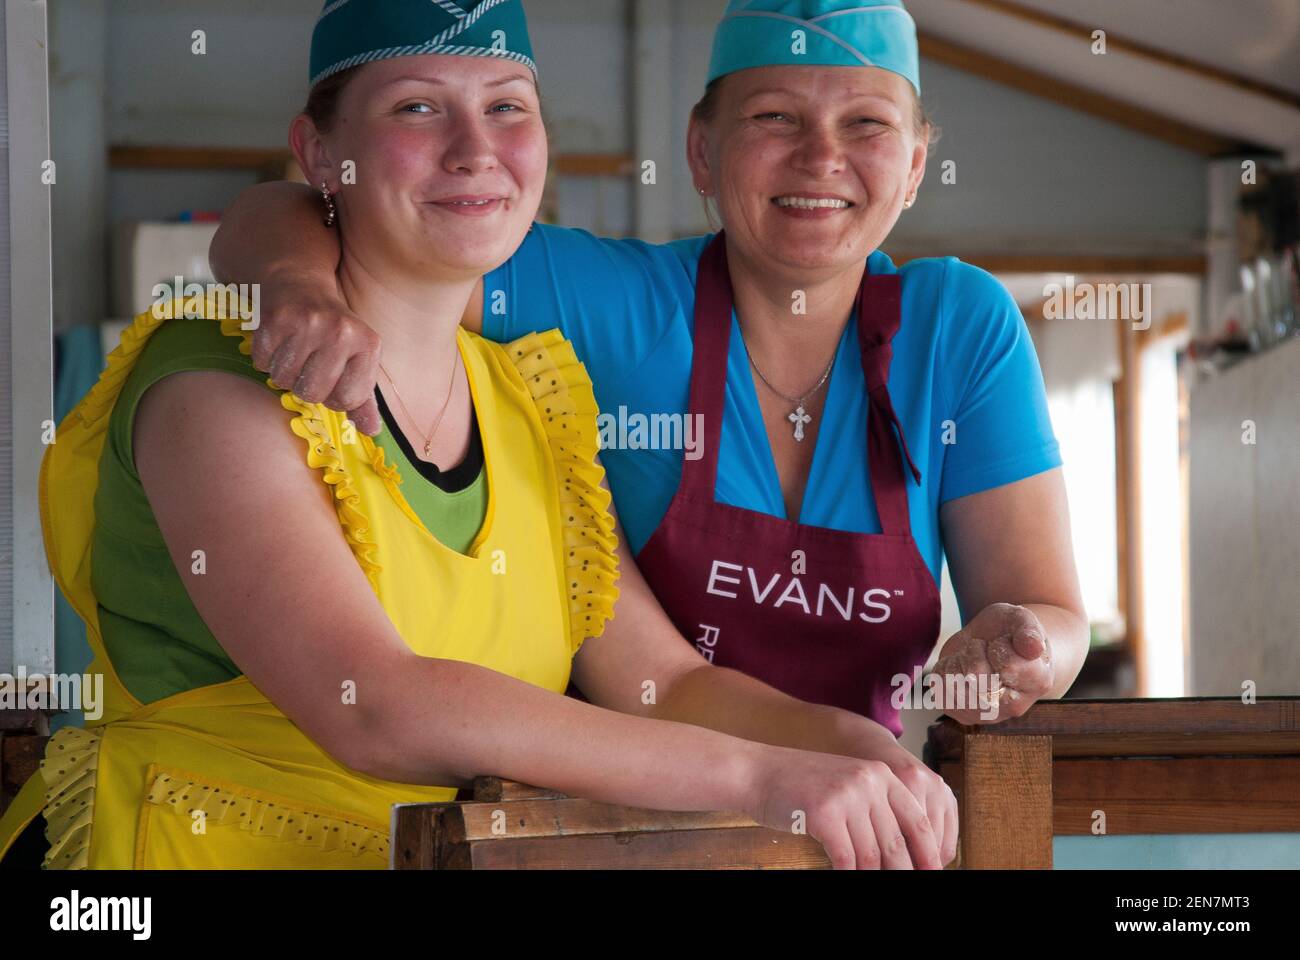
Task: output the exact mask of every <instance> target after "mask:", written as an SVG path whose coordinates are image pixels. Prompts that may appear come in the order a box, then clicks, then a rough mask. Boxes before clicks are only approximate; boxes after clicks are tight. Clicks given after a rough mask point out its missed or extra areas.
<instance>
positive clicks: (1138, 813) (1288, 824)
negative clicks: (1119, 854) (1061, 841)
mask: <svg viewBox="0 0 1300 960" xmlns="http://www.w3.org/2000/svg"><path fill="white" fill-rule="evenodd" d="M1297 795H1300V757H1293V756H1270V757H1267V758H1261V757H1231V758H1229V757H1221V758H1216V757H1184V758H1181V759H1177V760H1169V759H1164V758H1161V759H1152V758H1148V757H1134V758H1123V759H1086V760H1085V759H1080V760H1063V761H1061V762H1059V763H1055V764H1053V766H1052V806H1053V812H1052V821H1053V826H1052V832H1053V833H1054V834H1055V835H1056V836H1087V835H1089V834H1091V833H1092V822H1093V812H1094V811H1096V810H1102V811H1104V812H1105V814H1106V835H1107V836H1122V835H1125V834H1162V835H1163V834H1178V833H1295V832H1296V831H1300V804H1297V803H1296V800H1295V798H1296V796H1297Z"/></svg>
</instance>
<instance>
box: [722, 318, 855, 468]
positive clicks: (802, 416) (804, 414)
mask: <svg viewBox="0 0 1300 960" xmlns="http://www.w3.org/2000/svg"><path fill="white" fill-rule="evenodd" d="M740 342H741V344H742V345H743V346H744V348H745V356H746V357H748V358H749V365H750V366H751V367H753V368H754V372H755V373H756V374H758V379H760V380H762V381H763V383H764V384H765V385H766V386H767V389H769V390H771V391H772V392H773V393H775V394H776V395H777V396H778V397H780V398H781V399H782V400H784V401H786V402H787V403H793V404H794V405H795V409H794V410H793V411H791V413H790V415H789V416H788V417H786V419H787V420H789V421H790V422H791V423H792V424H794V438H795V440H796V441H798V442H799V443H803V438H804V427H805V426H806V425H808V424H810V423H812V416H811V415H810V414H809V413H808V411H807V410H805V409H804V405H803V404H804V401H805V400H807V399H808V398H809V397H811V396H813V395H815V394H816V393H817V391H819V390H820V389H821V388H822V387H824V386H825V385H826V381H827V380H829V379H830V375H831V370H833V369H834V367H835V357H836V356H837V355H838V353H839V351H838V350H837V351H836V352H835V354H832V355H831V362H830V363H828V364H827V365H826V372H825V373H823V374H822V378H821V379H820V380H818V381H817V386H815V387H813V388H812V389H811V390H809V391H808V392H807V393H805V394H804V395H803V396H802V397H787V396H786V395H785V394H784V393H782V392H781V391H780V390H778V389H777V388H776V387H774V386H772V381H771V380H769V379H767V377H765V376H763V371H762V370H760V369H758V364H757V363H755V362H754V355H753V354H752V353H750V352H749V344H748V343H746V342H745V335H744V332H743V331H742V332H741V336H740Z"/></svg>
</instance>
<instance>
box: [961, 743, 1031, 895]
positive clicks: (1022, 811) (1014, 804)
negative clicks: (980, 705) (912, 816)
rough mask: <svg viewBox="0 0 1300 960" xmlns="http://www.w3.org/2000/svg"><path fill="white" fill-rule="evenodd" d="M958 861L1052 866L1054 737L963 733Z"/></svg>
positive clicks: (973, 865) (967, 864) (969, 864)
mask: <svg viewBox="0 0 1300 960" xmlns="http://www.w3.org/2000/svg"><path fill="white" fill-rule="evenodd" d="M963 779H964V783H963V785H962V787H963V788H962V798H963V807H962V811H961V837H962V866H963V867H966V868H967V869H975V870H979V869H993V868H1001V869H1029V870H1050V869H1051V868H1052V738H1051V737H999V736H985V735H972V736H968V737H967V738H966V743H965V760H964V763H963Z"/></svg>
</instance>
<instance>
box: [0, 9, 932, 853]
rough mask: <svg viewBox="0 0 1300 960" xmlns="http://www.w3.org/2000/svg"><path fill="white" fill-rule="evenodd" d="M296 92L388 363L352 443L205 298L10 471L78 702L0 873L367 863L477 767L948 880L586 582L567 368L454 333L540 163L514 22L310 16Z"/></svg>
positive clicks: (578, 374)
mask: <svg viewBox="0 0 1300 960" xmlns="http://www.w3.org/2000/svg"><path fill="white" fill-rule="evenodd" d="M430 37H432V38H433V40H432V41H431V40H430V39H429V38H430ZM312 80H313V91H312V95H311V99H310V102H309V104H308V106H307V109H306V111H305V112H304V114H303V115H301V116H299V117H298V118H296V119H295V120H294V122H293V124H292V127H291V131H290V139H291V143H292V146H293V149H294V152H295V154H296V156H297V158H298V161H299V163H300V164H301V166H302V168H303V170H305V171H307V173H308V174H309V175H310V176H311V177H312V179H313V180H314V181H315V182H319V183H322V184H324V192H325V195H326V198H327V201H328V208H329V214H328V220H329V221H330V222H331V224H332V226H333V227H334V228H336V229H337V230H338V234H339V238H340V241H341V244H342V251H343V252H342V257H341V260H340V262H339V265H338V269H337V282H338V283H339V285H340V287H341V289H342V291H343V295H344V297H345V298H346V302H347V304H348V308H349V310H351V311H354V312H355V313H356V314H357V315H358V316H362V317H365V318H367V319H368V321H369V322H371V323H372V324H373V329H374V330H375V331H376V332H377V333H378V334H379V335H381V336H382V337H383V338H384V340H385V343H387V344H388V345H389V349H388V351H387V353H386V357H385V360H384V363H383V365H382V372H383V377H384V379H383V382H382V383H381V384H380V385H379V387H378V388H377V389H376V391H375V393H374V399H375V400H376V403H377V405H378V406H379V408H380V410H381V412H382V414H383V416H384V426H383V429H382V430H380V431H379V432H378V435H377V436H376V437H375V438H374V439H372V438H371V437H369V436H367V435H365V434H364V433H362V434H358V433H356V431H354V430H352V429H351V424H350V423H349V422H348V421H347V420H346V419H345V418H344V416H342V415H341V414H338V413H334V412H332V411H330V410H327V409H326V408H325V407H323V406H321V405H318V404H314V403H307V402H305V401H304V400H302V399H301V398H300V397H298V396H295V395H294V394H292V393H288V392H284V391H282V390H278V389H275V388H274V385H273V384H271V383H270V382H268V381H266V380H265V378H264V377H263V376H262V375H261V374H259V373H257V372H256V370H255V368H254V364H253V362H252V360H251V357H250V353H251V345H250V339H251V335H250V333H249V331H246V330H243V329H242V328H241V326H240V321H239V319H238V318H237V317H235V318H234V319H227V320H222V321H221V322H220V323H216V322H213V321H214V319H215V317H216V315H217V313H218V312H219V307H220V305H219V304H217V303H214V302H211V301H209V302H208V303H206V304H205V305H204V310H203V311H202V313H203V316H204V317H206V319H201V318H200V319H169V320H161V319H160V318H159V317H160V316H162V315H165V311H157V312H149V313H145V314H142V315H141V316H140V317H138V318H136V321H135V323H134V324H133V326H132V327H131V328H130V329H129V330H128V331H127V332H126V333H125V334H124V336H123V340H122V344H121V346H120V347H119V348H118V349H117V350H116V351H114V353H113V354H112V356H111V357H110V358H109V364H108V368H107V369H106V371H105V372H104V374H103V376H102V377H101V379H100V382H99V383H98V385H97V386H96V387H95V388H94V389H93V390H92V391H91V392H90V394H88V395H87V397H86V398H85V399H84V400H83V401H82V403H81V404H80V405H79V406H78V407H77V408H76V410H74V412H73V413H72V414H71V415H70V416H69V418H68V419H67V420H66V421H65V422H64V423H63V424H62V426H61V428H60V430H59V433H58V439H57V442H56V443H55V444H54V445H53V446H51V447H50V449H49V451H48V454H47V458H46V461H45V464H44V468H43V472H44V477H43V493H44V496H43V498H42V504H43V506H44V508H45V510H44V513H43V521H44V524H45V531H46V546H47V551H48V553H49V556H50V561H51V565H52V567H53V569H54V571H55V574H56V577H57V579H58V581H59V584H60V586H61V588H62V589H63V590H64V592H65V593H66V594H67V595H68V597H69V599H70V600H71V602H72V603H73V605H74V606H75V607H76V608H77V610H78V611H79V612H80V613H81V615H82V616H83V618H84V619H85V620H86V623H87V626H88V633H89V637H90V640H91V643H92V646H93V647H94V651H95V654H96V665H95V666H94V667H93V668H92V669H95V670H98V671H100V672H102V673H104V675H105V680H106V689H107V692H108V696H107V701H108V702H107V704H106V707H105V710H104V714H103V717H102V718H101V719H100V720H99V721H97V722H96V723H95V724H94V725H93V726H88V727H87V728H85V729H79V728H69V729H65V730H62V731H60V732H59V733H58V734H57V735H56V736H55V737H54V738H52V740H51V741H50V744H49V749H48V751H47V754H46V759H45V761H44V762H43V764H42V769H41V773H40V775H39V776H37V777H35V778H33V780H32V781H30V782H29V783H28V784H27V785H26V787H24V790H23V792H22V793H21V794H20V795H19V797H18V799H17V800H16V801H15V803H14V804H13V805H12V807H11V808H10V810H9V811H7V813H6V815H5V817H4V818H3V820H0V856H4V855H5V854H6V852H7V851H8V852H10V853H11V854H12V853H14V852H15V850H16V849H22V850H24V851H25V850H29V849H30V847H29V846H28V844H29V843H30V842H32V841H33V840H34V839H39V838H38V836H36V835H38V834H39V833H40V832H41V831H42V830H43V832H44V834H45V836H46V838H47V840H48V849H47V850H46V852H45V854H44V863H45V865H46V866H50V867H92V868H115V867H128V868H129V867H137V868H151V867H261V866H268V867H270V866H275V867H312V868H358V867H368V868H382V867H384V866H386V864H387V844H388V837H387V830H388V816H389V809H390V807H391V805H392V804H394V803H400V802H413V801H441V800H449V799H451V798H453V797H454V795H455V790H456V788H457V787H460V786H464V785H466V784H468V783H469V782H471V781H472V779H473V777H474V776H475V775H477V774H484V773H493V774H498V775H501V776H505V777H509V778H512V779H516V780H521V781H526V782H530V783H534V784H540V785H544V786H549V787H553V788H557V789H560V790H562V791H565V792H567V793H571V794H575V795H581V796H585V797H590V798H593V799H597V800H604V801H609V802H615V803H625V804H631V805H636V806H647V807H657V808H662V809H737V810H742V811H746V812H748V813H750V814H751V815H752V816H753V817H754V818H755V819H757V820H759V821H761V822H762V823H764V824H767V825H769V826H772V827H775V828H780V829H789V828H790V827H791V824H792V822H794V818H795V817H796V816H797V813H796V812H797V811H802V812H803V815H804V816H805V817H806V820H807V824H808V830H809V832H810V833H811V834H812V835H813V836H815V837H817V838H818V839H819V840H821V842H822V843H823V844H824V845H825V847H826V849H827V851H828V854H829V855H830V857H831V859H832V861H833V862H834V863H835V865H836V866H840V867H853V866H860V867H861V866H887V867H911V866H917V867H927V868H938V867H941V866H942V865H943V864H944V863H946V862H948V861H949V860H951V859H952V857H953V855H954V853H955V843H956V807H955V803H954V801H953V798H952V794H951V792H950V791H949V790H948V789H947V787H946V786H945V785H944V784H943V783H942V781H941V780H939V779H938V778H937V777H936V776H934V775H933V774H932V773H931V772H930V771H928V770H926V769H925V768H924V767H922V766H921V765H920V764H919V763H916V762H915V761H909V760H908V759H907V758H905V757H900V756H899V754H900V753H901V751H899V749H898V747H897V745H896V744H895V743H894V741H893V737H892V736H891V735H890V733H889V731H888V730H886V729H885V728H883V727H881V726H880V725H879V724H877V723H874V722H873V721H871V720H869V719H866V718H864V717H861V716H858V715H856V714H853V713H850V712H847V711H843V710H837V709H834V708H829V707H819V706H814V705H811V704H807V703H804V702H801V701H798V700H796V699H794V698H792V697H789V696H787V695H785V694H783V693H779V692H777V691H776V690H774V689H772V688H770V687H767V686H765V685H764V684H761V683H759V682H757V681H755V680H753V679H752V678H750V677H747V676H745V675H743V674H741V673H739V672H735V671H728V670H721V669H717V668H714V667H711V666H710V665H709V664H708V663H707V662H705V661H703V660H702V659H701V658H700V657H699V656H698V654H697V653H696V652H695V651H694V650H693V649H692V647H691V646H690V645H689V644H688V643H687V642H686V641H685V640H683V639H682V638H681V636H680V635H679V634H678V633H677V632H676V631H675V630H674V628H673V627H672V625H671V623H670V622H669V621H668V619H667V618H666V617H665V615H664V614H663V612H662V610H661V609H660V608H659V607H658V605H657V604H656V603H655V601H654V599H653V597H652V596H651V595H650V593H649V591H648V589H647V588H646V585H645V583H644V582H643V581H642V580H641V579H640V577H639V575H638V574H637V573H636V571H635V568H634V567H633V566H632V565H631V564H630V563H628V562H627V561H626V560H624V562H623V564H622V567H623V578H622V581H621V584H620V587H619V588H616V587H615V578H616V576H617V573H618V570H619V567H620V564H619V552H620V551H621V549H622V548H621V547H620V546H619V545H618V541H617V537H616V530H615V523H614V520H613V518H612V516H611V514H610V513H609V511H608V509H607V508H608V502H609V497H608V494H607V492H605V491H604V490H603V488H602V486H601V481H602V471H601V468H600V466H599V464H598V463H597V461H596V450H597V440H596V428H595V413H596V407H595V404H594V401H593V397H592V391H591V384H590V381H589V380H588V378H587V375H586V372H585V370H584V368H583V366H582V365H581V364H580V363H578V362H577V360H576V359H575V356H574V353H573V349H572V347H571V346H570V344H569V343H568V342H567V341H566V340H565V339H564V338H563V337H562V336H561V335H560V334H559V333H558V332H556V331H549V332H545V333H540V334H528V335H526V336H524V337H522V338H518V339H516V340H514V341H513V342H511V343H510V344H508V345H504V346H501V345H497V344H496V343H493V342H490V341H488V340H485V339H483V338H481V337H478V336H475V335H473V334H470V333H468V332H466V331H464V330H463V329H461V328H460V326H459V320H460V317H461V315H462V313H463V312H464V310H465V307H466V304H467V302H468V301H469V298H470V296H471V294H472V293H473V291H474V288H475V285H476V283H477V282H478V279H479V278H480V277H481V276H482V275H483V274H484V273H485V272H488V271H491V270H493V269H495V268H496V267H497V266H499V265H500V264H501V263H502V262H504V261H505V260H506V259H507V258H508V256H509V255H510V254H511V252H512V251H514V250H515V249H516V248H517V247H518V246H519V244H520V243H521V241H522V240H523V238H524V236H525V234H526V233H527V231H528V230H529V225H530V224H531V223H532V220H533V217H534V215H535V213H536V210H537V206H538V203H539V200H540V195H541V190H542V184H543V179H544V173H545V169H546V162H547V151H546V138H545V131H544V129H543V126H542V123H541V119H540V114H539V104H538V92H537V87H536V77H535V71H534V67H533V63H532V58H531V49H530V47H529V44H528V38H527V29H526V25H525V22H524V17H523V11H522V9H521V7H520V6H519V4H518V3H517V2H513V0H483V2H482V3H481V4H479V5H478V7H476V8H475V9H474V11H473V12H472V13H467V12H466V11H464V10H461V9H460V8H459V7H458V6H457V5H456V4H454V3H450V2H440V3H436V4H435V3H429V2H428V0H382V2H380V0H373V2H368V0H351V2H349V3H343V4H340V3H338V2H337V0H335V2H331V3H329V4H327V5H326V6H325V9H324V10H323V12H322V15H321V18H320V20H319V22H318V24H317V27H316V31H315V34H314V37H313V45H312ZM186 306H189V305H188V304H183V303H176V304H173V305H172V309H173V310H176V311H183V310H184V308H185V307H186ZM620 592H621V595H620ZM616 599H617V608H616V609H617V616H614V617H613V618H612V619H611V614H612V613H613V612H614V610H615V607H614V604H615V600H616ZM571 675H572V677H573V679H574V680H575V681H576V683H577V684H578V686H579V687H580V689H581V690H582V692H583V693H584V694H585V696H586V697H587V698H588V699H589V700H590V701H591V702H590V703H584V702H580V701H578V700H576V699H573V698H567V697H565V696H563V691H564V690H565V688H566V686H567V684H568V682H569V680H570V676H571ZM710 727H711V728H713V729H709V728H710ZM800 748H806V749H800ZM19 838H21V842H16V841H18V840H19Z"/></svg>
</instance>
